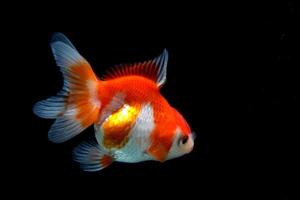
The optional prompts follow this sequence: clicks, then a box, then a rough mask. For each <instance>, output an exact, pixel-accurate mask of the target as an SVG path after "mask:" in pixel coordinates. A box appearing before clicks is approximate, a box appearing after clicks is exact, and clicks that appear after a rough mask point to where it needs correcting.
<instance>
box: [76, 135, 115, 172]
mask: <svg viewBox="0 0 300 200" xmlns="http://www.w3.org/2000/svg"><path fill="white" fill-rule="evenodd" d="M73 159H74V161H76V162H79V163H80V167H81V168H82V169H83V170H84V171H89V172H94V171H99V170H101V169H103V168H105V167H107V166H109V165H110V164H111V163H112V162H113V160H114V159H113V157H112V156H111V155H109V154H108V153H106V152H105V151H104V150H103V149H102V148H101V147H100V145H99V144H98V143H97V142H96V141H94V140H92V141H91V140H90V141H86V142H83V143H81V144H80V145H79V146H78V147H76V148H75V149H74V152H73Z"/></svg>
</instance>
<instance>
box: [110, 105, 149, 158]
mask: <svg viewBox="0 0 300 200" xmlns="http://www.w3.org/2000/svg"><path fill="white" fill-rule="evenodd" d="M154 128H155V124H154V116H153V108H152V106H151V105H150V103H148V104H146V105H143V106H142V108H141V111H140V113H139V115H138V117H137V120H136V122H135V125H134V126H133V128H132V129H131V131H130V133H129V140H128V143H127V144H126V145H125V146H124V147H123V148H121V149H116V150H115V151H114V157H115V158H116V161H119V162H127V163H135V162H141V161H146V160H151V159H152V157H150V156H149V155H148V154H146V153H145V152H146V150H147V148H148V147H149V137H150V134H151V133H152V131H153V129H154Z"/></svg>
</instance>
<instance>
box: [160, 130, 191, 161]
mask: <svg viewBox="0 0 300 200" xmlns="http://www.w3.org/2000/svg"><path fill="white" fill-rule="evenodd" d="M181 138H182V130H181V129H180V128H179V127H177V129H176V130H175V137H174V139H173V144H172V146H171V148H170V151H169V153H168V156H167V159H166V160H170V159H173V158H177V157H180V156H183V155H184V154H187V153H190V152H191V151H192V149H193V146H194V138H193V136H192V134H189V135H188V139H187V142H186V143H185V144H182V143H180V140H181Z"/></svg>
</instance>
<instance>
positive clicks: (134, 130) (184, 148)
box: [33, 33, 195, 172]
mask: <svg viewBox="0 0 300 200" xmlns="http://www.w3.org/2000/svg"><path fill="white" fill-rule="evenodd" d="M50 46H51V49H52V52H53V55H54V59H55V61H56V64H57V66H59V68H60V71H61V73H62V75H63V80H64V81H63V88H62V90H61V91H60V92H58V93H57V95H56V96H52V97H50V98H48V99H46V100H42V101H39V102H37V103H36V104H35V105H34V106H33V112H34V113H35V114H36V115H37V116H39V117H41V118H45V119H55V121H54V123H53V124H52V126H51V128H50V130H49V132H48V139H49V140H50V141H51V142H53V143H62V142H65V141H67V140H70V139H72V138H73V137H75V136H77V135H78V134H80V133H82V132H83V131H84V130H85V129H86V128H88V127H89V126H92V125H93V126H94V130H95V137H93V139H89V140H87V141H83V142H82V143H81V144H79V145H78V146H77V147H75V148H74V151H73V159H74V161H76V162H78V163H79V166H80V167H81V169H82V170H84V171H89V172H93V171H99V170H102V169H104V168H106V167H107V166H109V165H111V164H112V163H113V162H125V163H137V162H142V161H148V160H153V161H160V162H164V161H166V160H170V159H173V158H177V157H180V156H183V155H185V154H188V153H190V152H191V151H192V149H193V147H194V139H195V137H194V133H193V132H192V131H191V129H190V127H189V125H188V123H187V121H186V120H185V119H184V117H183V116H182V115H181V114H180V113H179V112H178V111H177V110H176V109H175V108H173V107H172V106H171V105H170V104H169V103H168V101H167V100H166V99H165V98H164V97H163V96H162V94H161V93H160V89H161V87H162V86H163V85H164V84H165V82H166V75H167V63H168V57H169V56H168V51H167V50H166V49H164V51H163V52H162V53H161V54H160V55H159V56H157V57H156V58H154V59H151V60H148V61H143V62H136V63H134V62H133V63H129V64H123V65H117V66H115V67H113V68H112V69H110V70H108V72H107V73H106V75H105V76H104V77H103V78H98V77H97V76H96V75H95V73H94V72H93V70H92V68H91V65H90V64H89V63H88V61H87V60H86V59H85V58H84V57H83V56H82V55H81V54H80V53H79V52H78V51H77V49H76V48H75V47H74V45H73V44H72V43H71V42H70V40H69V39H68V38H67V37H66V36H65V35H63V34H62V33H54V34H53V36H52V39H51V42H50Z"/></svg>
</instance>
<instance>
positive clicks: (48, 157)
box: [3, 1, 300, 199]
mask: <svg viewBox="0 0 300 200" xmlns="http://www.w3.org/2000/svg"><path fill="white" fill-rule="evenodd" d="M117 5H119V4H117ZM32 10H33V12H31V11H29V10H28V12H27V11H26V10H25V11H24V12H22V13H19V17H18V18H17V19H16V20H15V19H12V21H10V22H8V21H7V24H8V25H9V28H7V29H5V30H6V31H4V32H5V33H7V34H8V35H9V36H13V37H14V39H13V41H12V43H11V44H9V46H10V47H12V48H11V49H8V50H7V52H8V53H9V54H10V56H11V57H10V59H9V61H10V65H12V66H14V67H10V69H12V72H10V74H13V78H14V80H15V81H13V84H10V85H9V86H10V87H9V91H8V94H9V95H8V96H9V97H10V98H8V101H9V102H13V108H14V109H15V110H16V111H15V112H11V111H10V115H8V116H9V117H8V119H9V120H8V121H9V122H10V123H12V125H11V126H10V127H12V129H9V130H11V131H10V133H7V134H8V135H9V136H11V137H12V138H11V139H10V140H8V141H7V146H8V147H9V148H6V149H10V150H7V151H8V152H11V153H12V156H10V154H8V155H9V156H8V157H9V159H11V160H12V162H10V160H9V159H8V160H7V162H6V163H9V164H6V165H5V166H7V167H8V168H9V172H7V173H6V171H4V172H5V173H6V174H7V175H8V177H9V179H8V180H9V181H8V182H10V183H9V184H8V185H10V186H13V187H14V188H16V187H18V188H26V187H28V188H29V189H26V190H25V192H24V193H27V194H37V191H43V192H44V195H51V194H52V195H55V196H56V195H57V196H59V195H60V194H61V193H62V192H64V193H67V194H68V195H74V194H77V193H78V192H79V193H83V194H86V195H87V196H95V197H96V198H103V195H104V196H106V195H108V196H109V197H117V196H121V197H127V196H128V197H131V196H136V197H138V198H144V197H147V196H149V195H151V196H153V197H157V198H159V197H161V195H163V194H165V195H176V196H178V197H182V198H189V197H191V196H195V197H196V198H199V199H216V198H222V199H223V198H240V199H245V198H253V199H254V198H255V199H258V198H259V199H260V198H262V199H290V198H291V194H290V193H291V190H292V189H293V188H294V185H293V181H292V179H293V176H294V172H293V170H294V169H295V163H296V161H297V159H298V157H299V156H298V154H297V156H296V155H295V154H296V153H295V152H296V147H297V146H298V142H297V140H296V136H297V135H298V134H299V128H298V120H297V119H296V116H299V101H298V98H299V95H298V90H299V86H298V85H299V78H298V77H299V73H298V68H299V66H300V51H299V46H300V45H299V44H300V43H299V42H300V31H299V30H298V29H299V25H300V21H299V17H300V6H299V4H298V3H296V1H281V2H276V3H275V2H272V3H252V4H246V3H244V4H235V3H222V4H219V3H217V2H211V3H200V4H199V5H196V4H195V5H187V4H185V5H182V4H177V5H175V3H173V4H167V5H161V4H154V3H153V4H151V5H148V4H146V3H145V5H139V6H136V7H131V6H128V5H127V7H125V5H124V7H122V5H121V6H119V7H118V8H117V7H114V6H112V7H106V6H104V5H103V6H101V5H97V6H95V7H94V9H91V7H87V8H86V7H85V6H84V4H83V6H82V7H80V8H77V9H71V8H68V7H60V6H54V5H45V6H42V7H40V8H39V9H34V8H33V9H32ZM65 11H67V12H65ZM57 31H58V32H62V33H64V34H65V35H66V36H67V37H68V38H69V39H70V40H71V41H72V42H73V44H74V45H75V46H76V47H77V49H78V50H79V52H80V53H81V54H82V55H83V56H84V57H85V58H86V59H87V60H88V61H89V62H90V64H91V65H92V67H93V69H94V71H95V73H96V74H97V75H98V76H101V75H103V74H104V72H105V70H106V69H108V68H110V67H111V66H113V65H115V64H119V63H128V62H134V61H143V60H147V59H151V58H153V57H155V56H157V55H159V54H160V53H161V52H162V50H163V49H164V48H167V49H168V51H169V64H168V77H167V83H166V84H165V86H164V87H163V89H162V94H163V95H164V96H165V97H166V98H167V99H168V101H169V102H170V103H171V104H172V105H173V106H174V107H176V108H177V109H178V110H179V111H180V112H181V113H182V114H183V115H184V116H185V118H186V120H187V121H188V122H189V124H190V126H191V128H192V129H193V131H194V132H196V134H197V138H196V143H195V149H194V151H193V152H192V153H191V154H189V155H186V156H183V157H181V158H177V159H174V160H171V161H167V162H165V163H162V164H161V163H158V162H143V163H137V164H124V163H114V164H112V165H111V166H109V167H108V168H106V169H105V170H103V171H100V172H99V173H85V172H82V171H80V169H79V167H78V165H77V164H76V163H74V162H73V161H72V158H71V157H72V156H71V154H72V149H73V148H74V147H75V146H76V145H77V144H79V143H80V142H81V141H83V140H84V139H85V138H87V137H89V136H92V135H93V128H89V129H87V130H85V131H84V132H83V133H82V134H81V135H80V136H78V137H76V138H74V139H73V140H71V141H69V142H66V143H63V144H52V143H51V142H49V141H48V140H47V132H48V130H49V128H50V126H51V124H52V123H53V121H51V120H45V119H40V118H38V117H36V116H34V115H33V113H32V106H33V104H34V103H35V102H37V101H39V100H42V99H45V98H47V97H50V96H52V95H55V94H56V92H58V91H59V90H60V88H61V86H62V77H61V75H60V72H59V70H58V67H56V65H55V62H54V59H53V56H52V53H51V50H50V46H49V41H50V38H51V35H52V34H53V32H57ZM3 40H4V42H7V41H6V38H3ZM8 41H9V40H8ZM14 95H15V96H14ZM14 109H13V110H14ZM16 113H18V114H16ZM16 116H17V117H16ZM10 123H9V125H10ZM7 125H8V124H7ZM4 143H5V145H6V142H4ZM295 160H296V161H295ZM15 162H16V164H13V163H15ZM10 171H12V172H10ZM137 191H141V192H142V193H143V196H139V195H137Z"/></svg>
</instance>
